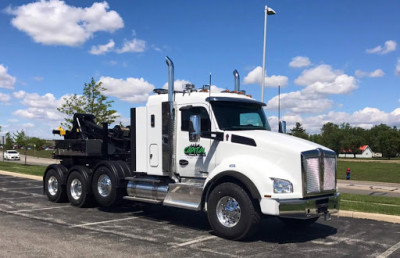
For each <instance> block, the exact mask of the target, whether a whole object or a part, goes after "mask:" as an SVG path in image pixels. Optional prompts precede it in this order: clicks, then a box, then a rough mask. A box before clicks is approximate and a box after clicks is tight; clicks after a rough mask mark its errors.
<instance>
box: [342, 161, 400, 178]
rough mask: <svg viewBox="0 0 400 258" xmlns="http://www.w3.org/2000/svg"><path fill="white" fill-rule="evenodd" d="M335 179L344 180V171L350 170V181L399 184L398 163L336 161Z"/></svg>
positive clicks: (399, 164) (399, 172)
mask: <svg viewBox="0 0 400 258" xmlns="http://www.w3.org/2000/svg"><path fill="white" fill-rule="evenodd" d="M337 165H338V167H337V178H338V179H346V169H347V168H350V169H351V179H353V180H361V181H376V182H388V183H400V163H385V162H378V161H377V162H354V161H343V160H338V163H337Z"/></svg>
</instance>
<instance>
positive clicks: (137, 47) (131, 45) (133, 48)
mask: <svg viewBox="0 0 400 258" xmlns="http://www.w3.org/2000/svg"><path fill="white" fill-rule="evenodd" d="M145 48H146V41H144V40H141V39H136V38H134V39H132V40H125V41H124V45H123V46H122V47H121V48H119V49H117V53H119V54H122V53H127V52H132V53H140V52H143V51H144V50H145Z"/></svg>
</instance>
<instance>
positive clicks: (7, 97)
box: [0, 92, 11, 103]
mask: <svg viewBox="0 0 400 258" xmlns="http://www.w3.org/2000/svg"><path fill="white" fill-rule="evenodd" d="M10 99H11V97H10V95H8V94H4V93H1V92H0V103H1V102H8V101H10Z"/></svg>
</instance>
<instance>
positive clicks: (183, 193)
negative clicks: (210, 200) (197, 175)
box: [163, 183, 203, 211]
mask: <svg viewBox="0 0 400 258" xmlns="http://www.w3.org/2000/svg"><path fill="white" fill-rule="evenodd" d="M168 187H169V190H168V193H167V196H166V197H165V199H164V203H163V204H164V205H165V206H172V207H178V208H185V209H189V210H197V211H198V210H200V209H201V205H200V204H201V196H202V193H203V185H202V184H197V183H195V184H187V183H176V184H169V185H168Z"/></svg>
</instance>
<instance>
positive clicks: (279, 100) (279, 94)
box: [278, 85, 281, 126]
mask: <svg viewBox="0 0 400 258" xmlns="http://www.w3.org/2000/svg"><path fill="white" fill-rule="evenodd" d="M280 122H281V85H279V86H278V126H279V124H280Z"/></svg>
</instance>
